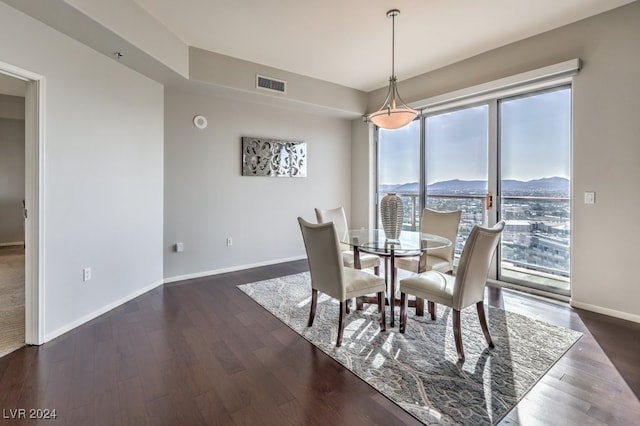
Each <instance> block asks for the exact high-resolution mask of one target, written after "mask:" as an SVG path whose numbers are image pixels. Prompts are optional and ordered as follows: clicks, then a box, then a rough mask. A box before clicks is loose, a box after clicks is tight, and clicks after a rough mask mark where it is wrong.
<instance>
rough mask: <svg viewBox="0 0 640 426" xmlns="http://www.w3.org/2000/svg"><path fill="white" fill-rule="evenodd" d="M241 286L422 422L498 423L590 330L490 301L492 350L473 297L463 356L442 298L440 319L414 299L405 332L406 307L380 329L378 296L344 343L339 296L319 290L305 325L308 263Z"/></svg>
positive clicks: (349, 323)
mask: <svg viewBox="0 0 640 426" xmlns="http://www.w3.org/2000/svg"><path fill="white" fill-rule="evenodd" d="M238 287H239V288H240V290H242V291H243V292H245V293H246V294H247V295H248V296H250V297H251V298H252V299H254V300H255V301H256V302H257V303H259V304H260V305H262V306H263V307H264V308H265V309H267V310H268V311H269V312H271V313H272V314H273V315H275V316H276V317H277V318H278V319H280V320H281V321H282V322H284V323H285V324H286V325H288V326H289V327H291V328H292V329H293V330H294V331H296V332H297V333H299V334H300V335H301V336H303V337H304V338H305V339H307V340H308V341H309V342H311V343H313V344H314V345H315V346H317V347H318V348H319V349H321V350H322V351H323V352H325V353H326V354H328V355H329V356H331V357H333V358H334V359H335V360H337V361H338V362H339V363H340V364H342V365H344V366H345V367H346V368H348V369H349V370H351V371H352V372H353V373H355V374H356V375H358V376H359V377H360V378H362V379H363V380H364V381H366V382H367V383H369V384H370V385H371V386H373V387H374V388H375V389H376V390H378V391H379V392H381V393H382V394H383V395H385V396H386V397H387V398H389V399H390V400H391V401H393V402H395V403H396V404H398V405H399V406H400V407H402V408H403V409H405V410H406V411H407V412H409V413H410V414H412V415H413V416H414V417H415V418H417V419H418V420H420V421H421V422H422V423H424V424H443V425H453V424H456V425H457V424H465V425H482V424H496V423H498V422H499V421H500V420H501V419H502V418H503V417H504V416H505V415H506V414H507V413H508V412H509V411H510V410H511V409H512V408H513V407H514V406H515V405H516V404H517V403H518V401H520V399H521V398H522V397H524V395H525V394H526V393H527V392H528V391H529V390H530V389H531V388H532V387H533V385H534V384H535V383H536V382H537V381H538V380H539V379H540V378H541V377H542V376H543V375H544V374H545V373H546V372H547V371H548V370H549V369H550V368H551V367H552V366H553V365H554V364H555V363H556V361H558V359H560V357H562V355H563V354H564V353H565V352H566V351H567V350H568V349H569V348H570V347H571V346H572V345H573V344H574V343H575V342H576V341H577V340H578V339H579V338H580V336H581V335H582V333H580V332H577V331H573V330H568V329H565V328H561V327H557V326H553V325H550V324H547V323H544V322H541V321H538V320H534V319H531V318H528V317H525V316H522V315H519V314H516V313H513V312H506V311H504V310H502V309H498V308H493V307H488V310H487V321H488V323H489V330H490V332H491V336H492V338H493V341H494V343H495V349H492V350H489V349H488V348H487V345H486V341H485V339H484V335H483V334H482V329H481V328H480V325H479V323H478V318H477V312H476V309H475V306H472V307H470V308H467V309H465V310H464V311H463V312H462V330H463V337H462V340H463V345H464V350H465V356H466V361H465V362H464V364H462V365H458V364H457V354H456V348H455V343H454V340H453V329H452V328H451V318H450V317H451V316H452V315H451V309H448V308H446V307H444V306H438V308H439V309H438V317H437V318H436V320H435V321H432V320H431V319H430V316H429V315H428V314H427V315H425V316H424V317H417V316H415V315H414V309H411V308H410V309H409V318H408V322H407V332H406V333H405V334H400V333H399V331H398V324H399V308H397V309H396V327H395V328H391V327H389V326H388V325H387V331H385V332H381V331H380V327H379V323H378V321H379V316H378V313H377V306H375V305H365V308H364V310H362V311H354V310H352V311H351V313H350V314H349V315H347V319H346V326H345V332H344V338H343V343H342V347H340V348H336V347H335V342H336V337H337V331H338V302H337V301H336V300H335V299H331V298H329V297H327V296H325V295H322V294H320V295H319V297H318V306H317V311H316V318H315V321H314V324H313V327H307V320H308V315H309V306H310V305H309V304H310V302H311V282H310V278H309V273H308V272H303V273H300V274H295V275H289V276H285V277H281V278H275V279H270V280H265V281H260V282H255V283H250V284H244V285H240V286H238ZM388 312H389V307H388V306H387V313H388ZM387 324H389V314H387Z"/></svg>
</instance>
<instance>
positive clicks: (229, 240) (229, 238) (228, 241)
mask: <svg viewBox="0 0 640 426" xmlns="http://www.w3.org/2000/svg"><path fill="white" fill-rule="evenodd" d="M232 245H233V238H231V237H227V247H229V246H232Z"/></svg>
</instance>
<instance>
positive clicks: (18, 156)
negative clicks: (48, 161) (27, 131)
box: [0, 95, 24, 245]
mask: <svg viewBox="0 0 640 426" xmlns="http://www.w3.org/2000/svg"><path fill="white" fill-rule="evenodd" d="M22 200H24V98H21V97H18V96H7V95H0V245H3V244H11V243H20V242H22V241H24V228H23V224H24V218H23V215H22Z"/></svg>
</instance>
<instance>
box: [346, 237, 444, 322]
mask: <svg viewBox="0 0 640 426" xmlns="http://www.w3.org/2000/svg"><path fill="white" fill-rule="evenodd" d="M338 237H339V240H340V243H341V244H345V245H348V246H350V247H351V248H352V249H353V258H354V268H356V269H360V252H365V253H370V254H375V255H378V256H380V257H382V258H384V260H385V268H384V271H385V272H384V274H385V281H386V283H387V294H388V298H387V300H388V303H389V306H390V307H391V321H390V322H391V327H394V325H395V324H394V323H395V306H396V305H399V304H400V299H399V298H397V297H396V292H397V290H396V281H397V279H396V267H395V259H396V258H398V257H412V256H420V255H421V254H422V253H423V252H425V251H426V252H428V251H429V250H434V249H440V248H444V247H449V246H450V245H451V244H452V242H451V241H450V240H449V239H447V238H444V237H441V236H439V235H435V234H429V233H426V232H418V231H406V230H402V231H401V232H400V236H399V237H398V238H397V239H388V238H387V237H386V234H385V232H384V230H383V229H379V228H359V229H349V230H347V231H346V232H344V233H342V234H339V235H338Z"/></svg>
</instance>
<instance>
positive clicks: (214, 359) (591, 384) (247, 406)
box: [0, 261, 640, 426]
mask: <svg viewBox="0 0 640 426" xmlns="http://www.w3.org/2000/svg"><path fill="white" fill-rule="evenodd" d="M304 270H307V265H306V261H298V262H290V263H285V264H280V265H273V266H268V267H262V268H256V269H251V270H245V271H239V272H233V273H228V274H221V275H217V276H212V277H208V278H201V279H195V280H190V281H184V282H180V283H173V284H168V285H165V286H163V287H160V288H157V289H155V290H153V291H151V292H149V293H147V294H145V295H143V296H140V297H138V298H137V299H135V300H133V301H131V302H129V303H126V304H125V305H122V306H120V307H118V308H116V309H114V310H113V311H111V312H109V313H107V314H105V315H103V316H101V317H99V318H97V319H95V320H93V321H91V322H89V323H87V324H85V325H83V326H81V327H79V328H77V329H75V330H73V331H71V332H69V333H67V334H65V335H63V336H61V337H59V338H57V339H55V340H53V341H51V342H48V343H46V344H44V345H42V346H40V347H35V346H34V347H25V348H22V349H20V350H18V351H15V352H13V353H11V354H9V355H7V356H5V357H3V358H0V408H1V409H2V417H0V423H1V424H9V425H19V424H45V425H54V424H55V425H62V424H64V425H110V426H112V425H145V424H148V425H205V424H208V425H215V424H252V425H254V424H259V425H270V424H273V425H300V424H309V425H341V424H345V425H346V424H348V425H371V424H380V425H395V424H417V421H416V420H415V419H414V418H413V417H411V416H410V415H408V414H407V413H406V412H405V411H403V410H402V409H400V408H399V407H398V406H396V405H395V404H394V403H392V402H390V401H389V400H387V399H386V398H385V397H383V396H382V395H380V394H379V393H377V392H376V391H375V390H373V388H371V387H370V386H369V385H367V384H366V383H364V382H363V381H361V380H360V379H359V378H357V377H356V376H355V375H353V374H352V373H351V372H349V371H348V370H346V369H345V368H343V367H342V366H340V365H339V364H338V363H337V362H335V361H334V360H333V359H331V358H330V357H328V356H327V355H325V354H324V353H322V352H321V351H320V350H317V349H316V348H315V347H314V346H313V345H311V344H310V343H308V342H307V341H306V340H305V339H303V338H302V337H300V336H298V335H297V334H296V333H295V332H293V331H292V330H290V329H289V328H288V327H287V326H285V325H284V324H283V323H281V322H280V321H279V320H277V319H276V318H275V317H273V316H272V315H271V314H269V313H268V312H267V311H265V310H264V309H263V308H261V307H260V306H259V305H257V304H256V303H255V302H254V301H253V300H251V299H250V298H249V297H247V296H246V295H244V294H243V293H242V292H240V291H239V290H238V289H237V288H236V285H238V284H242V283H247V282H252V281H257V280H262V279H268V278H273V277H277V276H283V275H288V274H293V273H297V272H301V271H304ZM488 298H489V304H491V305H494V306H499V307H503V308H505V309H507V310H510V311H514V312H518V313H521V314H524V315H527V316H530V317H534V318H536V319H540V320H542V321H546V322H549V323H552V324H557V325H561V326H564V327H568V328H572V329H575V330H579V331H581V332H583V333H584V337H582V339H580V340H579V341H578V342H577V343H576V345H574V346H573V347H572V348H571V349H570V350H569V351H568V352H567V354H566V355H565V356H564V357H563V358H562V359H561V360H560V361H559V362H558V363H557V364H556V365H555V366H554V367H553V368H552V369H551V370H550V371H549V372H548V373H547V374H546V375H545V377H544V378H543V379H542V380H540V382H538V384H537V385H536V386H535V387H534V388H533V389H532V390H531V392H529V394H528V395H527V396H526V397H525V398H524V399H523V400H522V401H521V402H520V404H519V405H518V406H517V407H516V408H515V409H514V410H512V412H511V413H509V414H508V415H507V416H506V417H505V418H504V419H503V421H502V423H503V424H541V425H542V424H544V425H555V424H557V425H577V424H584V425H598V424H609V425H633V424H636V425H637V424H640V402H639V400H638V395H640V356H639V355H638V354H639V353H640V324H635V323H630V322H627V321H622V320H618V319H614V318H610V317H606V316H603V315H598V314H594V313H590V312H586V311H581V310H575V309H571V308H570V307H568V306H567V305H566V304H562V303H558V302H555V301H549V300H546V299H542V298H538V297H533V296H528V295H524V294H521V293H517V292H514V291H509V290H500V289H489V290H488ZM16 409H25V410H26V415H27V417H28V416H29V414H30V412H29V409H43V410H47V409H50V410H53V409H55V410H56V415H57V418H56V419H42V420H40V421H36V420H24V419H16V418H11V417H12V416H13V417H15V414H16V411H11V410H16ZM34 414H44V413H43V412H40V413H37V412H36V413H34Z"/></svg>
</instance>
